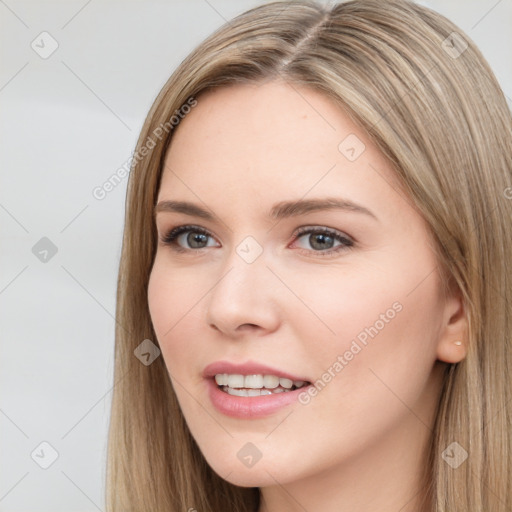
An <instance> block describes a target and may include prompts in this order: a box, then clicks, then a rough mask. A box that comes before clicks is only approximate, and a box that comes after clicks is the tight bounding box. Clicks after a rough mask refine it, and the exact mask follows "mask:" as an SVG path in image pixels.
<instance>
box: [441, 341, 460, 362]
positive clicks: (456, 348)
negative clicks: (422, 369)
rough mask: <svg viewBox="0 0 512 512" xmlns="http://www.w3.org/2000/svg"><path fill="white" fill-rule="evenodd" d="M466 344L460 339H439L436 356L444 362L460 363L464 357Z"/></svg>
mask: <svg viewBox="0 0 512 512" xmlns="http://www.w3.org/2000/svg"><path fill="white" fill-rule="evenodd" d="M466 353H467V350H466V345H465V343H464V342H462V341H461V340H455V341H441V342H440V344H439V346H438V349H437V358H438V359H439V360H440V361H443V362H445V363H460V362H461V361H462V360H463V359H464V358H465V357H466Z"/></svg>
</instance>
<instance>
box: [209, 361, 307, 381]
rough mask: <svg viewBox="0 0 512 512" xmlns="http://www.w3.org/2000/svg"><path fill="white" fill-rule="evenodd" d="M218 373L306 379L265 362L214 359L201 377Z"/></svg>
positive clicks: (294, 379)
mask: <svg viewBox="0 0 512 512" xmlns="http://www.w3.org/2000/svg"><path fill="white" fill-rule="evenodd" d="M220 373H228V374H231V375H234V374H237V375H275V376H277V377H282V378H285V379H290V380H293V381H307V382H309V380H308V379H306V378H305V377H301V376H297V375H293V374H291V373H288V372H286V371H283V370H279V369H278V368H272V367H271V366H268V365H266V364H261V363H257V362H254V361H247V362H245V363H232V362H230V361H215V362H214V363H211V364H209V365H208V366H206V368H205V369H204V370H203V377H205V378H211V377H214V376H215V375H217V374H220Z"/></svg>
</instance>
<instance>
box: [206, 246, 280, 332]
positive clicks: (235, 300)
mask: <svg viewBox="0 0 512 512" xmlns="http://www.w3.org/2000/svg"><path fill="white" fill-rule="evenodd" d="M266 256H267V253H266V252H265V251H264V249H263V246H262V245H261V244H260V243H259V242H258V241H257V240H256V239H255V238H254V237H252V236H246V237H245V238H244V239H242V241H241V242H240V243H239V244H238V245H236V246H234V247H233V248H232V250H231V251H230V253H229V255H228V256H227V257H226V259H225V261H224V263H223V265H222V266H221V268H222V270H221V272H219V279H218V281H217V282H216V284H215V285H214V287H213V289H212V291H211V294H210V298H209V302H208V311H207V321H208V323H209V324H210V325H214V326H216V327H217V328H218V329H220V330H222V331H225V332H228V331H234V330H235V329H237V327H239V326H240V325H243V324H253V325H257V326H260V327H263V328H265V329H272V328H273V326H274V324H275V322H276V319H277V307H276V306H277V304H276V297H274V296H273V293H274V290H275V286H273V285H272V283H271V280H272V278H274V279H275V277H274V276H273V275H272V272H270V270H269V269H268V268H267V263H268V260H267V258H266Z"/></svg>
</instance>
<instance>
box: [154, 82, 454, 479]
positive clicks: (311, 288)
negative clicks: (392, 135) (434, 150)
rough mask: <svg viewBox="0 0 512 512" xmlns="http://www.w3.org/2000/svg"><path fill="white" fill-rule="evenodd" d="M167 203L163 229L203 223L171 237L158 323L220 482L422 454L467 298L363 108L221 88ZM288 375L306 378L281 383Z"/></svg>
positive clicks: (185, 149)
mask: <svg viewBox="0 0 512 512" xmlns="http://www.w3.org/2000/svg"><path fill="white" fill-rule="evenodd" d="M327 199H329V200H331V205H332V207H331V208H328V207H326V206H321V205H320V207H317V206H318V204H317V203H320V202H324V201H326V200H327ZM169 201H173V202H179V203H182V202H183V203H185V202H186V203H190V207H189V208H183V207H179V205H178V207H176V205H175V207H174V208H173V207H172V206H171V205H170V204H169V203H165V202H169ZM158 202H159V203H160V206H159V208H158V209H157V210H158V212H157V214H156V225H157V229H158V233H159V237H160V238H161V239H164V238H165V237H166V235H168V233H169V232H170V231H171V230H172V229H174V228H176V227H179V226H191V227H189V228H188V229H189V231H186V232H182V233H181V234H178V235H177V236H176V237H175V238H174V240H173V241H171V242H170V243H169V244H167V245H166V244H164V243H163V242H161V241H160V242H159V245H158V249H157V253H156V258H155V262H154V266H153V269H152V272H151V277H150V282H149V290H148V299H149V308H150V312H151V318H152V322H153V325H154V329H155V333H156V335H157V338H158V342H159V344H160V347H161V350H162V356H163V358H164V361H165V364H166V367H167V369H168V372H169V375H170V378H171V381H172V385H173V387H174V390H175V392H176V394H177V397H178V400H179V403H180V406H181V409H182V412H183V414H184V417H185V419H186V422H187V424H188V427H189V428H190V431H191V433H192V435H193V436H194V438H195V440H196V441H197V444H198V446H199V448H200V449H201V451H202V453H203V454H204V456H205V458H206V460H207V461H208V463H209V464H210V465H211V466H212V468H213V469H214V470H215V471H216V472H217V473H218V474H219V475H220V476H222V477H223V478H225V479H226V480H228V481H230V482H232V483H234V484H237V485H242V486H265V485H275V484H276V482H279V483H281V484H285V483H288V482H292V481H297V480H302V479H304V478H308V477H312V476H314V475H318V474H321V473H322V472H328V471H330V472H332V471H334V468H336V471H337V473H336V474H338V475H339V472H340V471H344V469H345V468H349V467H350V468H351V469H352V470H353V469H354V468H358V467H364V466H358V464H359V463H360V464H363V461H364V463H365V464H367V465H368V464H371V462H372V461H374V460H375V458H376V457H378V458H379V460H380V461H381V462H380V463H379V464H380V465H381V466H382V464H383V462H382V461H383V460H387V461H388V462H389V461H391V460H392V461H393V463H392V464H390V465H389V469H388V471H391V472H392V471H393V469H392V468H393V467H395V462H396V464H398V465H399V464H400V463H403V462H404V461H405V460H407V458H408V457H414V458H415V460H418V449H420V448H422V447H423V446H424V443H425V440H426V439H427V437H428V435H429V434H430V433H431V432H430V427H431V425H432V422H433V418H434V410H435V407H436V404H437V401H438V398H439V390H440V384H441V370H442V369H443V366H444V365H442V364H440V363H439V362H437V363H436V360H438V359H441V360H444V361H446V362H456V360H458V359H460V357H459V355H458V352H457V351H460V350H461V348H459V347H457V346H454V347H453V349H452V348H451V347H452V344H453V341H454V340H456V339H458V338H459V339H460V338H461V330H460V327H461V320H460V302H459V300H458V298H457V297H455V296H454V297H444V296H443V294H442V291H441V282H440V277H439V268H438V267H437V262H436V258H435V254H434V251H433V248H432V245H431V243H430V239H429V236H428V233H427V228H426V224H425V223H424V221H423V219H422V217H421V216H420V215H419V214H418V213H417V212H416V211H415V210H414V209H413V207H412V206H411V204H410V203H409V202H408V201H407V200H406V199H405V196H404V194H403V193H402V192H401V191H400V189H399V188H398V185H397V183H396V181H395V176H394V174H393V170H392V168H391V167H390V165H389V164H388V163H387V161H386V160H385V158H384V157H383V155H382V154H381V153H380V152H379V151H378V150H377V148H376V147H375V146H374V145H373V144H372V143H371V142H370V140H369V138H368V137H367V136H366V135H365V133H364V132H362V131H361V130H360V129H359V128H358V127H357V126H356V125H355V124H353V122H351V120H350V118H349V117H347V116H346V115H345V114H344V113H343V112H342V111H341V110H340V109H339V108H338V107H337V106H336V105H335V104H333V103H331V102H330V100H329V99H327V98H326V97H325V96H323V95H322V94H320V93H318V92H316V91H312V90H310V89H307V88H300V87H297V86H293V87H291V86H289V85H287V84H285V83H283V82H278V81H274V82H267V83H265V84H263V85H236V86H231V87H227V88H221V89H219V90H217V91H215V92H211V93H207V94H206V95H204V96H201V97H200V98H198V104H197V106H196V107H195V108H194V109H192V111H191V112H190V113H189V114H188V115H187V117H185V118H184V120H183V121H182V122H181V124H180V125H179V128H178V129H177V131H176V133H175V134H174V137H173V140H172V144H171V146H170V149H169V151H168V153H167V155H166V161H165V169H164V171H163V176H162V182H161V187H160V190H159V194H158ZM336 202H338V205H337V206H336ZM288 203H290V205H288ZM291 203H297V205H295V206H293V205H291ZM181 206H183V205H181ZM272 212H274V214H273V215H272ZM460 355H462V354H460ZM216 362H220V364H221V365H220V366H211V365H212V364H213V363H216ZM222 363H227V364H229V363H231V364H232V365H235V366H236V365H245V366H242V367H241V368H236V367H229V366H224V367H223V366H222ZM246 363H248V364H246ZM251 365H263V366H264V367H265V368H263V367H261V368H259V367H254V366H251ZM205 374H206V375H205ZM212 374H228V375H238V377H237V376H233V377H218V379H219V382H220V383H221V384H222V385H223V386H226V385H227V386H228V387H229V389H228V388H224V390H222V389H221V388H220V386H218V385H217V384H216V382H215V380H214V376H212ZM252 374H256V375H258V376H257V377H249V378H247V379H246V378H245V377H240V375H242V376H244V375H252ZM286 377H291V379H290V380H292V381H301V380H302V381H305V383H306V385H305V386H304V387H302V388H300V389H298V390H296V391H293V390H291V391H288V390H287V391H284V389H288V387H289V386H290V385H294V384H292V383H290V382H289V380H287V378H286ZM278 378H279V379H278ZM280 379H282V380H280ZM308 382H309V383H311V385H308V384H307V383H308ZM278 384H279V386H278V388H276V387H275V386H276V385H278ZM295 384H297V385H300V383H297V382H296V383H295ZM264 386H267V387H264ZM241 388H245V390H241ZM247 388H250V389H251V390H252V391H247ZM262 388H263V389H264V391H263V394H261V393H262V391H261V390H262ZM265 389H266V391H265ZM279 389H280V390H281V391H279ZM276 390H278V391H277V392H276ZM240 394H243V395H248V394H253V395H258V396H236V395H240ZM418 443H419V444H418ZM406 444H407V445H408V446H405V445H406Z"/></svg>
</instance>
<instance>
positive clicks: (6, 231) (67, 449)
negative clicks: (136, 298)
mask: <svg viewBox="0 0 512 512" xmlns="http://www.w3.org/2000/svg"><path fill="white" fill-rule="evenodd" d="M423 3H425V4H426V5H428V6H430V7H432V8H434V9H436V10H438V11H439V12H441V13H442V14H444V15H446V16H447V17H449V18H450V19H451V20H452V21H454V22H455V23H456V24H457V25H459V26H460V27H461V28H462V29H463V30H464V31H466V33H467V34H468V35H469V36H470V37H471V38H472V39H473V40H474V41H475V42H476V43H477V45H478V46H479V47H480V49H481V50H482V52H483V53H484V55H485V56H486V58H487V59H488V61H489V63H490V64H491V67H492V68H493V69H494V71H495V73H496V75H497V77H498V80H499V81H500V83H501V85H502V87H503V90H504V92H505V94H506V95H507V96H508V98H509V105H512V101H511V100H510V98H512V65H511V62H512V30H511V28H512V0H500V1H496V0H491V1H487V0H473V1H462V0H461V1H442V0H431V1H429V2H423ZM258 4H259V2H258V1H248V0H243V1H241V0H238V1H234V0H231V1H227V0H209V1H206V0H193V1H190V0H189V1H187V2H185V1H176V0H175V1H166V2H164V1H154V0H151V1H144V2H143V1H126V0H125V1H113V0H89V1H87V0H80V1H75V0H72V1H60V2H50V1H40V2H36V1H32V2H27V1H21V0H4V1H1V0H0V38H1V45H0V52H1V58H0V63H1V69H0V105H1V108H0V113H1V114H0V159H1V160H0V173H1V175H0V176H1V181H0V184H1V186H0V228H1V230H0V234H1V240H0V244H1V245H0V247H1V250H0V329H1V331H0V342H1V355H0V432H1V434H0V453H1V460H0V511H3V512H15V511H33V512H47V511H51V512H64V511H65V512H75V511H76V512H78V511H80V512H88V511H97V510H104V478H105V453H106V440H107V426H108V417H109V407H110V400H111V389H112V382H113V379H112V375H113V372H112V367H113V347H114V325H115V322H114V319H113V313H114V310H115V285H116V277H117V266H118V263H119V256H120V249H121V237H122V229H123V219H124V200H125V192H126V179H125V180H124V181H123V182H122V183H121V184H120V185H118V186H117V187H116V188H115V189H114V190H113V191H112V192H110V193H109V194H108V195H107V196H106V198H105V199H103V200H102V201H100V200H97V199H95V198H94V197H93V195H92V190H93V189H94V188H95V187H97V186H101V184H102V183H103V182H105V181H106V180H107V179H108V178H109V177H110V176H111V175H112V174H113V173H114V172H115V171H116V170H117V169H118V168H119V167H121V166H122V165H123V164H124V162H125V161H126V160H127V159H128V157H129V156H130V155H131V154H132V152H133V151H134V147H135V142H136V139H137V136H138V132H139V130H140V128H141V126H142V123H143V121H144V118H145V116H146V113H147V111H148V109H149V107H150V105H151V103H152V101H153V99H154V98H155V96H156V94H157V93H158V91H159V90H160V88H161V87H162V86H163V85H164V83H165V81H166V80H167V78H168V77H169V76H170V74H171V73H172V71H173V70H174V69H175V67H176V66H177V65H178V64H179V62H180V61H181V60H182V59H183V58H184V57H185V56H186V55H187V54H188V53H189V52H190V51H191V50H192V49H193V48H194V47H195V46H196V45H197V44H198V43H199V42H200V41H201V40H202V39H203V38H204V37H206V36H207V35H209V34H210V33H211V32H212V31H213V30H214V29H216V28H217V27H219V26H220V25H221V24H222V23H224V22H225V21H226V20H228V19H230V18H232V17H233V16H234V15H236V14H239V13H241V12H243V11H244V10H246V9H248V8H249V7H253V6H255V5H258ZM43 31H47V32H49V33H50V34H51V36H52V37H53V38H54V39H55V40H56V41H57V42H58V45H59V46H58V49H57V50H56V51H55V52H54V53H53V54H52V55H51V56H50V57H48V58H47V59H43V58H41V57H40V56H39V55H38V54H37V53H36V52H35V51H34V50H33V49H32V47H31V43H32V41H33V40H36V42H37V41H38V40H39V39H37V37H38V36H39V34H40V33H41V32H43ZM47 44H48V43H47ZM46 48H48V46H46ZM42 237H47V238H49V239H50V240H51V241H52V243H53V244H54V245H55V246H56V247H57V250H58V252H57V253H56V254H55V255H54V256H53V257H52V258H51V259H49V261H47V262H45V263H44V262H42V261H40V260H39V259H38V258H37V257H36V256H35V255H34V254H33V252H32V247H33V246H34V245H35V244H36V243H37V242H38V241H39V240H40V239H41V238H42ZM43 441H46V442H47V443H49V444H50V445H51V446H52V447H53V448H54V449H55V450H56V451H57V452H58V458H57V459H56V461H55V462H54V463H53V464H52V465H51V466H50V467H49V468H48V469H42V468H41V467H40V466H39V465H38V464H37V463H36V462H35V461H34V460H33V459H32V458H31V454H32V452H33V451H34V450H35V449H36V448H38V447H39V445H40V443H41V442H43ZM41 449H42V450H43V452H44V456H43V455H42V454H43V452H41ZM36 453H39V455H40V457H39V459H37V457H36V456H34V457H35V458H36V459H37V460H40V461H42V462H44V459H45V458H46V460H49V459H48V457H49V456H50V455H51V451H50V449H49V448H47V447H46V448H45V447H44V446H43V447H42V448H41V447H40V448H39V449H38V450H36ZM155 512H156V511H155Z"/></svg>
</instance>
